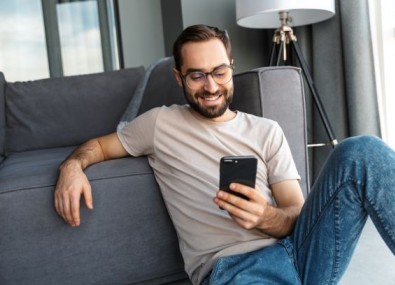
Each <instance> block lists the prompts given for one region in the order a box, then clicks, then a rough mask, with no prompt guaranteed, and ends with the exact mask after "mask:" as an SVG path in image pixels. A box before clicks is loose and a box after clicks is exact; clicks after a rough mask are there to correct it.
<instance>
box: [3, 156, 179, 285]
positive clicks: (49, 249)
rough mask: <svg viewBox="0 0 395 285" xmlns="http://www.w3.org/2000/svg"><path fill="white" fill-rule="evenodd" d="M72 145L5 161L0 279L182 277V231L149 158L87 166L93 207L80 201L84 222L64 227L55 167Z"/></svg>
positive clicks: (14, 281)
mask: <svg viewBox="0 0 395 285" xmlns="http://www.w3.org/2000/svg"><path fill="white" fill-rule="evenodd" d="M72 149H73V148H55V149H48V150H39V151H28V152H22V153H14V154H12V155H10V156H9V157H8V158H6V159H5V161H4V162H3V164H2V165H1V168H0V224H1V225H2V233H1V235H0V252H1V253H2V254H1V256H2V257H1V259H0V284H81V280H83V283H84V284H131V283H132V284H134V283H139V282H143V281H144V282H147V280H151V281H152V280H156V281H152V282H154V283H155V282H159V281H158V280H161V281H160V282H159V283H161V282H171V281H172V280H179V279H182V278H185V277H186V275H185V272H184V268H183V267H184V264H183V261H182V258H181V255H180V253H179V249H178V242H177V236H176V233H175V231H174V228H173V225H172V223H171V221H170V219H169V217H168V214H167V211H166V208H165V206H164V204H163V201H162V197H161V194H160V192H159V190H158V186H157V184H156V181H155V179H154V175H153V173H152V170H151V168H150V167H149V165H148V162H147V159H146V158H145V157H140V158H132V157H127V158H123V159H117V160H111V161H106V162H103V163H99V164H96V165H94V166H92V167H90V168H88V169H87V171H86V173H87V175H88V178H89V179H90V181H91V185H92V192H93V199H94V207H95V208H94V210H92V211H89V210H87V209H86V207H85V206H84V205H82V207H81V218H82V223H81V226H80V227H78V228H71V227H69V226H67V225H66V224H65V223H64V221H63V220H62V219H61V218H60V217H59V216H58V215H57V214H56V212H55V209H54V207H53V192H54V186H55V183H56V179H57V175H58V171H57V169H58V165H59V164H60V162H61V161H63V160H64V159H65V158H66V156H67V155H68V154H69V153H70V152H71V151H72ZM82 204H83V203H82ZM114 205H115V206H114ZM136 205H138V207H136ZM10 220H12V222H10ZM16 236H18V238H15V237H16ZM38 256H39V257H40V258H37V257H38ZM54 257H56V258H54ZM159 283H156V284H159Z"/></svg>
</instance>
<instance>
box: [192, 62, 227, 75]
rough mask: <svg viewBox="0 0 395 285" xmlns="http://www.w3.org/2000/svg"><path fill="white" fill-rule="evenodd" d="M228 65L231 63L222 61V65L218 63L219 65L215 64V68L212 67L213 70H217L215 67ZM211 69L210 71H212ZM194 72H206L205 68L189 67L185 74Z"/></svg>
mask: <svg viewBox="0 0 395 285" xmlns="http://www.w3.org/2000/svg"><path fill="white" fill-rule="evenodd" d="M228 65H230V64H227V63H222V64H220V65H218V66H215V67H214V68H213V69H211V71H213V70H215V69H217V68H219V67H222V66H228ZM211 71H210V72H211ZM192 72H203V73H205V72H204V71H203V69H199V68H188V69H187V70H186V72H185V74H188V73H192Z"/></svg>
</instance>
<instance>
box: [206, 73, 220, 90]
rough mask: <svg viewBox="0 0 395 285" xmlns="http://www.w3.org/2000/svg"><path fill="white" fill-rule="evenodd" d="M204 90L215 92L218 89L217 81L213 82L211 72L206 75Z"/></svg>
mask: <svg viewBox="0 0 395 285" xmlns="http://www.w3.org/2000/svg"><path fill="white" fill-rule="evenodd" d="M204 90H205V91H208V92H210V93H215V92H217V90H218V83H217V82H215V80H214V78H213V76H212V75H211V74H208V75H207V76H206V82H205V83H204Z"/></svg>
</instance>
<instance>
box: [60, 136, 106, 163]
mask: <svg viewBox="0 0 395 285" xmlns="http://www.w3.org/2000/svg"><path fill="white" fill-rule="evenodd" d="M103 160H105V156H104V153H103V150H102V148H101V146H100V143H99V140H98V139H92V140H89V141H87V142H86V143H84V144H82V145H81V146H79V147H78V148H77V149H75V150H74V151H73V152H72V153H71V154H70V155H69V156H68V157H67V158H66V159H65V160H64V161H63V163H62V164H61V165H60V170H62V169H64V168H69V167H71V166H79V167H81V169H82V170H84V169H86V168H87V167H88V166H90V165H92V164H95V163H97V162H101V161H103Z"/></svg>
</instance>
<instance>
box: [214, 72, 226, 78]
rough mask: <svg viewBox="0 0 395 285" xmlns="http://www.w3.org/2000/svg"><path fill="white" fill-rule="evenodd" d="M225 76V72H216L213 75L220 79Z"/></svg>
mask: <svg viewBox="0 0 395 285" xmlns="http://www.w3.org/2000/svg"><path fill="white" fill-rule="evenodd" d="M224 75H225V72H223V71H216V72H215V73H214V76H215V77H218V78H220V77H222V76H224Z"/></svg>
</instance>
